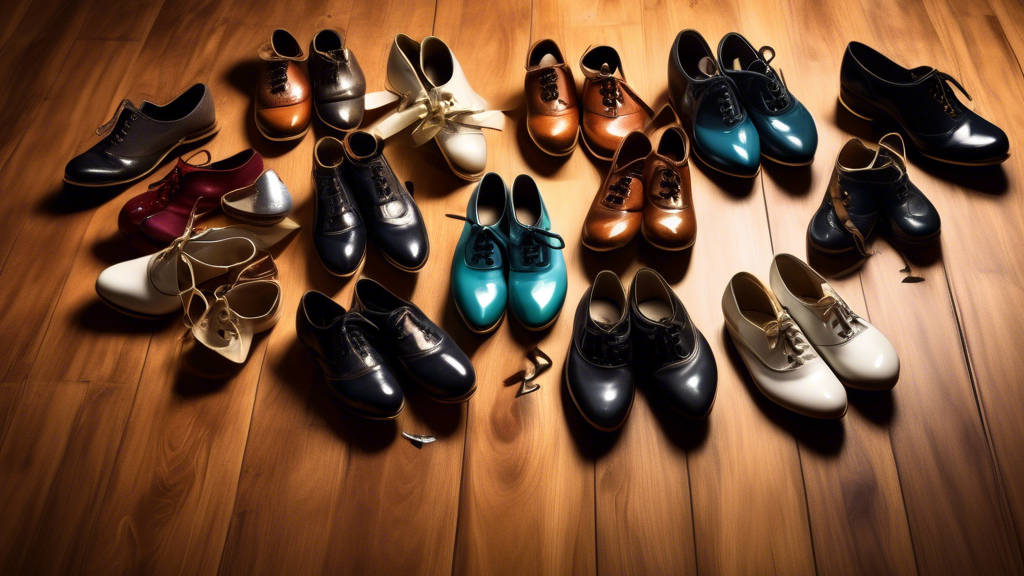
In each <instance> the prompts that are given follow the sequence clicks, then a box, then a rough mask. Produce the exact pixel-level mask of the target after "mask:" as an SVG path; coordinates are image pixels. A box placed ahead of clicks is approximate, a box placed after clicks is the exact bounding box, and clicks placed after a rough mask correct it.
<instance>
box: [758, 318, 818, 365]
mask: <svg viewBox="0 0 1024 576" xmlns="http://www.w3.org/2000/svg"><path fill="white" fill-rule="evenodd" d="M765 335H766V336H767V337H768V348H769V349H770V350H775V349H776V348H778V347H779V346H782V347H783V349H784V351H785V353H786V358H787V359H788V360H789V363H790V365H792V366H802V365H803V364H804V363H805V362H807V361H808V360H813V359H814V358H815V357H816V356H815V354H814V351H813V350H811V345H810V344H809V343H808V342H807V340H806V339H804V335H803V333H802V332H800V329H799V328H797V325H796V322H794V321H793V318H792V317H791V316H790V315H789V314H788V313H786V312H783V313H781V314H779V317H778V318H777V319H775V320H772V321H771V322H769V323H768V325H767V326H765Z"/></svg>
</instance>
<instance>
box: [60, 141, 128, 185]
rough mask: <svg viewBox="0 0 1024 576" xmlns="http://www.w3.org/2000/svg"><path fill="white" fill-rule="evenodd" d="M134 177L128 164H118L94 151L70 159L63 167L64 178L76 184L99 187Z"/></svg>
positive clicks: (115, 159) (115, 160)
mask: <svg viewBox="0 0 1024 576" xmlns="http://www.w3.org/2000/svg"><path fill="white" fill-rule="evenodd" d="M134 176H135V174H133V171H132V169H131V164H130V163H129V162H120V161H118V159H117V158H114V157H112V156H110V155H109V154H105V153H103V152H100V151H98V150H95V149H91V150H88V151H86V152H84V153H82V154H80V155H78V156H76V157H74V158H72V159H71V160H70V161H69V162H68V163H67V165H66V166H65V167H64V178H65V179H66V180H69V181H71V182H73V183H77V184H86V185H93V186H99V185H105V184H110V183H114V182H120V181H123V180H126V179H129V178H132V177H134Z"/></svg>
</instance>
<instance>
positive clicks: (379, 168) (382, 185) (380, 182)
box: [370, 160, 391, 200]
mask: <svg viewBox="0 0 1024 576" xmlns="http://www.w3.org/2000/svg"><path fill="white" fill-rule="evenodd" d="M370 179H372V180H373V188H374V190H376V192H377V198H379V199H380V200H388V199H389V198H391V185H390V184H389V183H388V179H387V177H386V176H385V175H384V166H383V165H382V164H381V163H380V161H379V160H378V161H376V162H374V163H373V164H371V165H370Z"/></svg>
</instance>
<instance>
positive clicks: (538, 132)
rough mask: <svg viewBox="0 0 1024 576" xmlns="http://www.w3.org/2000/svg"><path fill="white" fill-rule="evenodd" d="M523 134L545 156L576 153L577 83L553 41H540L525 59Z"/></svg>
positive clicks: (577, 139) (578, 124) (578, 117)
mask: <svg viewBox="0 0 1024 576" xmlns="http://www.w3.org/2000/svg"><path fill="white" fill-rule="evenodd" d="M526 131H527V132H528V133H529V134H530V138H531V139H532V140H533V143H534V144H536V145H537V147H538V148H540V149H541V150H542V151H543V152H544V153H545V154H550V155H551V156H566V155H568V154H571V153H572V151H573V150H574V149H576V143H577V142H578V141H579V134H580V109H579V102H578V101H577V100H576V82H575V81H574V80H573V78H572V70H570V69H569V67H568V66H566V64H565V59H564V58H562V51H561V50H559V49H558V45H557V44H555V41H554V40H540V41H538V42H536V43H534V45H533V46H531V47H530V52H529V54H527V56H526Z"/></svg>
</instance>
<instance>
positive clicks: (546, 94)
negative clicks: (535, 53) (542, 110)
mask: <svg viewBox="0 0 1024 576" xmlns="http://www.w3.org/2000/svg"><path fill="white" fill-rule="evenodd" d="M557 98H558V74H556V73H555V71H554V70H548V71H547V72H546V73H545V74H544V75H543V76H541V77H540V99H541V100H543V101H544V102H551V101H552V100H555V99H557Z"/></svg>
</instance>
